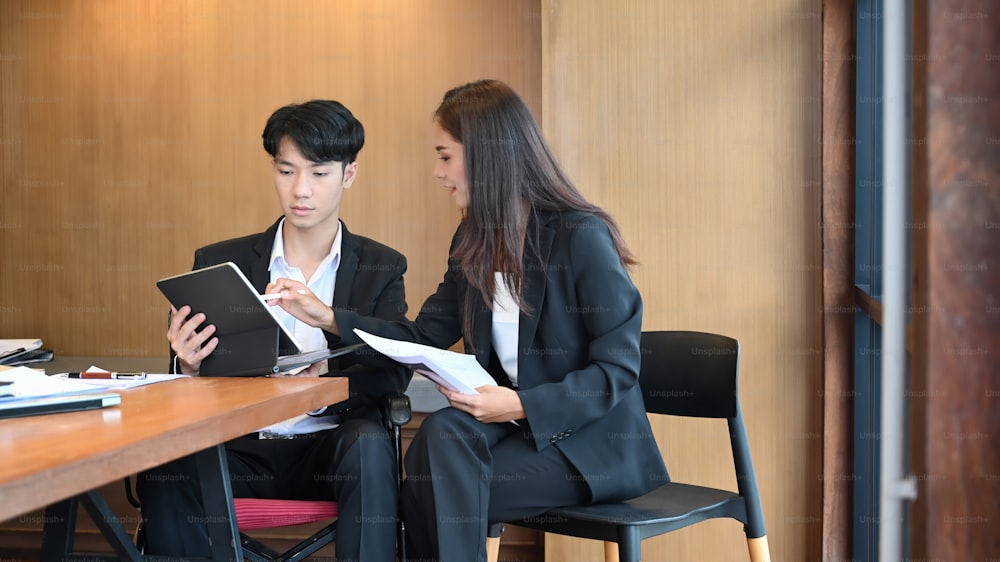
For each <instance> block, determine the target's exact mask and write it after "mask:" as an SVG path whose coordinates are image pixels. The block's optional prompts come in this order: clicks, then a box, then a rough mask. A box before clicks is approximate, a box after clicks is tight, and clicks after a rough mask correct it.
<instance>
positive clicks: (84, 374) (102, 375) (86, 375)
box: [67, 371, 146, 380]
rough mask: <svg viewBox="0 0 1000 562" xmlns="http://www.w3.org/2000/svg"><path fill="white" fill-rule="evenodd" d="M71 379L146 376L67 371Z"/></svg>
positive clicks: (135, 378) (140, 374)
mask: <svg viewBox="0 0 1000 562" xmlns="http://www.w3.org/2000/svg"><path fill="white" fill-rule="evenodd" d="M67 376H69V378H71V379H121V380H141V379H144V378H146V373H99V372H87V371H84V372H82V373H68V374H67Z"/></svg>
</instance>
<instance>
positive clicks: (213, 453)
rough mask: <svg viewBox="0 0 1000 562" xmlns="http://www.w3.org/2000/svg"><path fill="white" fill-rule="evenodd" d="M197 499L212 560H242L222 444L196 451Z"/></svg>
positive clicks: (224, 450)
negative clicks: (198, 483)
mask: <svg viewBox="0 0 1000 562" xmlns="http://www.w3.org/2000/svg"><path fill="white" fill-rule="evenodd" d="M195 458H196V460H197V463H198V476H199V480H200V481H201V498H202V501H203V502H204V504H205V526H206V527H207V528H208V540H209V541H210V542H211V546H212V560H226V561H229V560H235V561H236V562H243V549H242V548H240V540H239V536H240V532H239V529H237V527H236V510H235V508H234V507H233V487H232V484H231V483H230V482H229V463H228V462H227V461H226V449H225V446H224V445H216V446H215V447H212V448H209V449H205V450H204V451H200V452H198V453H196V455H195Z"/></svg>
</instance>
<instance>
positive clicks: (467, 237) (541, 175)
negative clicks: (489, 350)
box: [434, 80, 637, 335]
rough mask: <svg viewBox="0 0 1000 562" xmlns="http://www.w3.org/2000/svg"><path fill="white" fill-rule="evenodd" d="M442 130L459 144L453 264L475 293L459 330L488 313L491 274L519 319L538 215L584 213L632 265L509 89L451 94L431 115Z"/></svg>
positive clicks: (614, 232)
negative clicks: (462, 193)
mask: <svg viewBox="0 0 1000 562" xmlns="http://www.w3.org/2000/svg"><path fill="white" fill-rule="evenodd" d="M434 117H435V119H436V120H437V122H438V124H440V125H441V128H442V129H444V130H445V132H447V133H448V134H449V135H451V136H452V138H454V139H455V140H456V141H458V142H460V143H462V146H463V150H464V154H463V155H464V158H465V175H466V179H467V181H468V185H469V206H468V208H467V209H465V211H464V212H463V217H462V228H461V231H460V235H459V240H458V243H457V244H456V245H455V247H454V249H453V250H452V254H451V258H452V259H453V260H455V261H456V262H458V265H459V267H460V268H461V272H462V273H463V274H464V276H465V278H466V280H467V281H468V283H469V285H470V286H471V287H472V288H473V289H474V291H469V292H468V293H467V294H466V302H465V307H464V310H465V312H464V318H463V328H464V333H465V334H466V335H471V334H472V325H471V324H472V313H473V311H474V310H475V305H476V300H478V298H482V299H483V301H484V302H485V303H486V306H487V307H492V306H493V295H494V292H495V289H496V287H495V286H494V285H495V284H494V274H493V273H494V272H495V271H499V272H502V274H503V280H504V284H505V285H506V286H507V288H508V289H509V290H510V293H511V295H512V296H513V297H514V300H515V302H517V304H518V307H520V309H521V310H522V311H525V312H528V313H530V312H531V311H530V310H529V309H528V308H527V306H526V304H525V303H524V301H523V299H522V298H521V297H522V294H523V293H522V282H523V280H524V266H523V262H522V257H523V256H522V254H523V252H524V248H525V246H528V247H529V248H534V247H535V241H534V240H526V239H525V238H526V233H527V227H528V219H529V217H530V216H531V215H532V214H534V213H536V212H538V211H570V210H572V211H583V212H587V213H592V214H594V215H596V216H598V217H600V218H601V219H603V220H604V222H606V223H607V225H608V228H609V229H610V231H611V236H612V239H613V240H614V244H615V248H616V249H617V250H618V255H619V256H620V257H621V261H622V265H624V266H626V267H628V266H630V265H634V264H636V263H637V262H636V260H635V258H634V257H633V255H632V253H631V252H630V251H629V249H628V247H627V246H626V245H625V241H624V239H623V238H622V235H621V230H620V229H619V228H618V224H617V223H616V222H615V220H614V219H613V218H612V217H611V215H609V214H608V213H607V212H605V211H604V210H603V209H601V208H600V207H598V206H597V205H594V204H592V203H590V202H588V201H587V200H586V199H584V198H583V196H582V195H580V192H579V191H577V189H576V187H575V186H574V185H573V182H571V181H570V180H569V178H568V177H567V176H566V174H565V173H564V172H563V171H562V168H560V167H559V163H558V162H557V161H556V158H555V156H554V155H553V154H552V150H551V149H550V148H549V146H548V144H547V143H546V142H545V139H544V138H543V137H542V133H541V130H540V129H539V127H538V124H537V123H536V121H535V119H534V117H533V116H532V115H531V111H529V110H528V106H527V105H525V103H524V101H523V100H522V99H521V98H520V96H518V95H517V92H515V91H514V90H513V89H511V87H510V86H508V85H507V84H505V83H503V82H500V81H497V80H480V81H478V82H471V83H469V84H465V85H464V86H459V87H457V88H453V89H451V90H449V91H448V92H447V93H446V94H445V95H444V100H442V102H441V105H440V106H438V108H437V111H435V112H434Z"/></svg>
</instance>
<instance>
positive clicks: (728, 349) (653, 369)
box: [639, 331, 740, 418]
mask: <svg viewBox="0 0 1000 562" xmlns="http://www.w3.org/2000/svg"><path fill="white" fill-rule="evenodd" d="M640 346H641V353H642V367H641V370H640V372H639V385H640V386H641V387H642V395H643V399H644V400H645V402H646V411H647V412H650V413H655V414H669V415H673V416H693V417H701V418H735V417H736V415H737V412H738V403H737V396H736V377H737V372H738V370H739V358H740V344H739V342H738V341H736V340H734V339H733V338H729V337H726V336H721V335H718V334H709V333H704V332H681V331H658V332H643V333H642V340H641V344H640Z"/></svg>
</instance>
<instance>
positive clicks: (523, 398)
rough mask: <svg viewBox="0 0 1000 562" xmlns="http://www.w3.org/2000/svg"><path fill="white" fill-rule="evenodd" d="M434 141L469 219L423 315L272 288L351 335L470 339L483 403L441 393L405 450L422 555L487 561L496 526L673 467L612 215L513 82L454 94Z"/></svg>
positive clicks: (607, 496) (407, 501)
mask: <svg viewBox="0 0 1000 562" xmlns="http://www.w3.org/2000/svg"><path fill="white" fill-rule="evenodd" d="M434 144H435V150H436V151H437V154H438V159H439V160H438V163H437V165H436V166H435V168H434V175H435V176H436V177H438V178H439V179H440V180H441V182H442V183H443V185H444V186H445V188H447V189H448V190H449V191H450V193H451V195H452V198H453V199H454V200H455V203H456V204H457V205H458V206H459V207H460V208H461V210H462V222H461V224H460V225H459V228H458V230H457V232H456V233H455V236H454V239H453V240H452V244H451V252H450V258H449V261H448V270H447V271H446V273H445V275H444V280H443V281H442V282H441V284H440V285H439V286H438V288H437V291H436V292H435V293H434V294H433V295H431V296H430V297H429V298H428V299H427V301H426V302H425V303H424V305H423V307H422V308H421V310H420V313H419V315H418V316H417V318H416V319H415V320H414V321H413V322H412V323H410V322H388V321H383V320H378V319H374V318H365V317H362V316H359V315H358V314H356V313H352V312H350V311H343V310H338V311H332V310H330V309H329V308H326V307H325V306H320V305H319V303H318V302H317V301H314V300H313V299H312V298H311V295H310V294H309V293H308V291H306V292H305V293H304V294H302V293H300V292H299V291H300V289H303V287H301V286H300V285H299V284H297V283H295V282H294V281H288V280H280V281H278V282H276V283H274V284H273V285H272V286H269V287H268V289H267V290H268V292H281V293H282V294H283V295H285V298H283V299H281V301H280V306H283V307H286V308H292V307H300V310H303V311H306V312H307V313H308V314H311V315H312V316H313V317H314V318H315V319H316V321H317V323H318V324H322V325H323V326H324V328H325V329H326V330H327V331H329V332H331V333H333V334H340V335H341V336H342V337H343V339H344V340H350V341H354V340H356V339H357V338H356V336H355V335H354V333H353V329H354V328H360V329H362V330H364V331H367V332H371V333H375V334H378V335H381V336H384V337H389V338H395V339H401V340H408V341H415V342H418V343H423V344H427V345H432V346H435V347H438V348H443V349H447V348H449V347H450V346H452V345H453V344H455V343H456V342H457V341H458V340H459V339H460V338H461V339H463V340H464V344H465V349H466V352H467V353H471V354H475V356H476V358H477V359H478V360H479V362H480V363H481V364H482V365H483V366H484V367H486V368H487V370H488V371H489V372H490V374H491V375H493V377H494V378H495V379H496V381H497V383H498V386H487V387H482V388H479V389H477V390H478V391H479V394H476V395H464V394H459V393H456V392H452V391H449V390H447V389H444V388H439V389H440V390H441V392H442V393H443V394H444V395H445V396H446V397H447V399H448V402H449V404H450V406H451V407H449V408H445V409H443V410H440V411H438V412H435V413H434V414H432V415H430V416H429V417H428V418H427V419H426V420H425V421H424V423H423V424H422V426H421V428H420V430H419V431H418V432H417V435H416V436H415V438H414V440H413V443H412V444H411V445H410V447H409V450H408V451H407V455H406V459H405V462H406V472H407V480H406V483H405V485H404V488H403V491H402V496H401V500H402V508H401V509H402V516H403V519H404V521H405V522H406V526H407V534H408V543H409V547H410V552H411V553H412V555H413V556H414V558H416V559H422V560H423V559H439V560H455V561H461V562H468V561H470V560H485V559H486V553H485V535H486V527H487V524H488V522H494V521H512V520H516V519H519V518H524V517H531V516H534V515H538V514H540V513H543V512H545V511H546V510H548V509H550V508H553V507H559V506H565V505H578V504H586V503H591V502H606V501H617V500H622V499H627V498H630V497H634V496H637V495H640V494H642V493H644V492H646V491H648V490H650V489H652V488H653V487H655V486H657V485H658V484H661V483H662V482H663V481H664V480H665V479H666V469H665V468H664V466H663V462H662V460H661V458H660V454H659V451H658V449H657V446H656V443H655V442H654V440H653V436H652V431H651V430H650V426H649V421H648V420H647V418H646V414H645V409H644V407H643V400H642V394H641V391H640V388H639V385H638V376H639V360H640V351H639V334H640V330H641V325H642V299H641V297H640V296H639V292H638V291H637V290H636V288H635V286H634V285H633V284H632V281H631V280H630V278H629V276H628V273H627V271H626V268H627V266H629V265H632V264H634V263H635V260H634V259H633V257H632V255H631V254H630V253H629V251H628V249H627V248H626V247H625V243H624V242H623V240H622V237H621V233H620V231H619V229H618V227H617V225H616V224H615V222H614V220H613V219H612V218H611V217H610V216H609V215H608V214H607V213H606V212H604V211H603V210H602V209H600V208H599V207H597V206H595V205H593V204H591V203H588V202H587V201H586V200H585V199H584V198H583V197H582V196H581V195H580V193H579V192H578V191H577V190H576V188H575V187H574V186H573V184H572V183H571V182H570V181H569V179H568V178H567V177H566V175H565V174H564V173H563V171H562V170H561V169H560V167H559V165H558V163H557V162H556V159H555V157H554V156H553V154H552V152H551V150H550V149H549V147H548V146H547V144H546V143H545V141H544V139H543V138H542V135H541V132H540V130H539V127H538V125H537V123H536V122H535V120H534V119H533V117H532V116H531V113H530V111H529V110H528V108H527V106H526V105H525V104H524V102H523V101H522V100H521V98H520V97H518V95H517V94H516V93H515V92H514V91H513V90H512V89H511V88H510V87H508V86H507V85H506V84H504V83H502V82H498V81H493V80H484V81H479V82H474V83H471V84H466V85H464V86H460V87H458V88H455V89H453V90H451V91H449V92H448V93H447V94H445V96H444V100H443V101H442V102H441V105H440V107H438V109H437V111H436V112H435V120H434ZM510 422H514V423H510Z"/></svg>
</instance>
